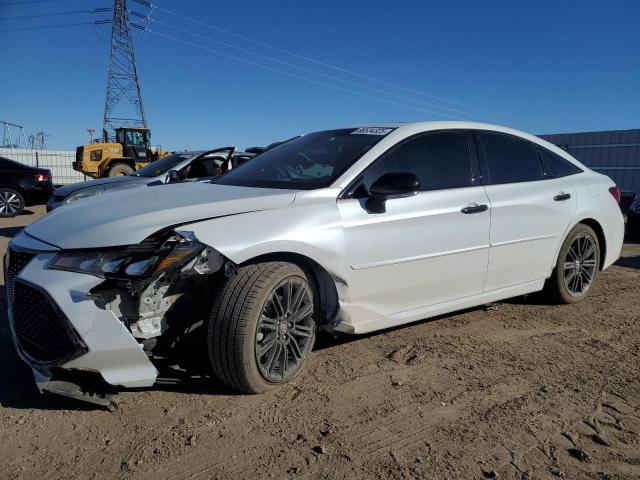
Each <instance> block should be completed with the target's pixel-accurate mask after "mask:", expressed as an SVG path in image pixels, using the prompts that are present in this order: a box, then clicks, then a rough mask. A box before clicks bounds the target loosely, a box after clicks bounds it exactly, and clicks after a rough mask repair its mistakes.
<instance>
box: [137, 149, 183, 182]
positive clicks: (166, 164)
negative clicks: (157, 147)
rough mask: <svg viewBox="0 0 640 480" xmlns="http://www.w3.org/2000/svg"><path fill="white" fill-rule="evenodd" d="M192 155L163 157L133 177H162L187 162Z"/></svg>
mask: <svg viewBox="0 0 640 480" xmlns="http://www.w3.org/2000/svg"><path fill="white" fill-rule="evenodd" d="M191 156H192V155H191V154H189V153H182V154H177V155H169V156H167V157H163V158H161V159H159V160H156V161H155V162H151V163H149V164H148V165H145V166H144V167H142V168H141V169H140V170H138V171H136V172H135V173H133V174H132V175H134V176H136V177H146V178H153V177H157V176H158V175H162V174H163V173H168V172H169V170H172V169H173V168H175V166H176V165H178V164H179V163H181V162H183V161H185V160H186V159H187V158H189V157H191Z"/></svg>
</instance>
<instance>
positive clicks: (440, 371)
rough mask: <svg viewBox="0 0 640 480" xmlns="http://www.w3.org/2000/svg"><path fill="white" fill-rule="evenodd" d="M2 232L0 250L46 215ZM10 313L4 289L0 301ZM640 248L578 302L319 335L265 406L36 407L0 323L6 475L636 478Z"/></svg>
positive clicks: (170, 400)
mask: <svg viewBox="0 0 640 480" xmlns="http://www.w3.org/2000/svg"><path fill="white" fill-rule="evenodd" d="M32 211H33V213H32V214H27V215H22V216H20V217H19V218H17V219H13V220H1V221H0V253H1V254H4V250H5V248H6V244H7V243H8V240H9V238H10V237H11V236H13V235H15V233H16V232H17V231H18V230H19V229H20V227H21V226H23V225H26V224H28V223H30V222H32V221H33V220H34V219H36V218H37V217H38V216H39V215H41V214H42V213H43V210H42V208H40V207H36V208H34V209H32ZM0 289H1V290H0V296H1V297H2V298H0V301H2V302H4V287H0ZM639 298H640V245H638V244H628V245H626V246H625V248H624V251H623V257H622V258H621V259H620V260H619V261H618V262H617V264H616V265H615V266H614V267H612V268H610V269H608V270H607V271H605V272H604V273H603V274H602V275H601V276H600V278H599V282H598V284H597V285H596V286H595V288H594V290H593V291H592V292H591V295H590V296H589V298H588V299H587V300H585V301H584V302H582V303H579V304H577V305H574V306H549V305H545V304H544V303H542V302H541V301H540V300H539V299H538V298H536V297H535V296H531V297H524V298H517V299H514V300H510V301H506V302H501V303H497V304H492V305H490V306H486V307H483V308H477V309H473V310H468V311H465V312H463V313H459V314H455V315H448V316H444V317H440V318H437V319H433V320H429V321H423V322H420V323H417V324H413V325H411V326H408V327H405V328H399V329H394V330H390V331H385V332H382V333H378V334H375V335H369V336H364V337H346V338H345V337H343V338H338V339H332V338H323V339H321V340H320V341H319V342H318V345H317V346H316V349H315V352H314V354H313V356H312V358H311V359H310V365H309V366H308V368H307V371H306V373H305V374H303V375H301V376H300V377H299V378H298V379H297V380H296V381H295V382H294V383H293V384H291V385H288V386H285V387H283V388H280V389H279V390H276V391H273V392H270V393H268V394H264V395H258V396H245V395H236V394H234V393H233V392H231V391H229V390H227V389H225V388H223V387H221V386H218V385H211V386H209V387H203V386H198V385H192V386H182V387H171V388H167V387H158V388H153V389H149V390H144V391H133V392H125V393H122V394H120V399H121V405H120V408H119V410H118V411H116V412H114V413H111V412H108V411H105V410H102V409H100V408H94V407H92V406H85V405H83V404H79V403H76V402H74V401H71V400H68V399H64V398H60V397H55V396H47V395H40V394H38V393H37V392H36V391H35V389H34V387H33V385H32V378H31V375H30V372H29V371H28V370H27V368H26V367H25V366H24V365H23V364H21V362H20V361H19V360H18V358H17V357H16V355H15V353H14V351H13V346H12V344H11V340H10V338H9V336H8V329H7V319H6V314H5V311H4V308H3V310H2V315H1V316H0V324H1V325H0V327H1V328H0V362H1V364H2V369H1V371H0V403H1V404H2V406H1V407H0V477H1V478H38V479H47V478H59V477H65V478H176V479H177V478H180V479H183V478H290V477H292V478H293V477H299V478H314V479H315V478H327V479H333V478H433V479H445V478H461V479H472V478H500V479H504V478H507V479H534V478H535V479H555V478H566V479H581V478H594V479H614V478H620V479H631V478H640V378H639V368H640V303H639Z"/></svg>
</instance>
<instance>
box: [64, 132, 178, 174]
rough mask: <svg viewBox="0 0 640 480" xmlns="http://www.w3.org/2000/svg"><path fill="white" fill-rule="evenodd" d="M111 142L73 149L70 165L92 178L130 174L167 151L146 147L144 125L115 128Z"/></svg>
mask: <svg viewBox="0 0 640 480" xmlns="http://www.w3.org/2000/svg"><path fill="white" fill-rule="evenodd" d="M115 132H116V138H115V141H113V142H109V141H107V142H101V143H89V144H87V145H82V146H80V147H78V148H77V149H76V160H75V162H73V169H74V170H76V171H78V172H81V173H84V174H85V175H87V176H89V177H92V178H105V177H119V176H123V175H130V174H132V173H133V172H134V171H136V170H138V169H139V168H142V167H144V166H145V165H146V164H147V163H149V162H152V161H154V160H157V159H158V158H162V157H164V156H166V155H169V154H170V153H171V152H167V151H164V150H161V149H159V148H158V149H152V148H151V147H150V139H151V131H150V130H149V129H148V128H132V127H121V128H116V130H115Z"/></svg>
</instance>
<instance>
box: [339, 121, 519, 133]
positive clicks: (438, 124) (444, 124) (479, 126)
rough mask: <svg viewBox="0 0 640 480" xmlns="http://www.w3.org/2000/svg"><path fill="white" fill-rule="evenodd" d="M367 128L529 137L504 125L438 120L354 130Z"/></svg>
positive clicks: (354, 126)
mask: <svg viewBox="0 0 640 480" xmlns="http://www.w3.org/2000/svg"><path fill="white" fill-rule="evenodd" d="M367 127H382V128H394V129H416V128H423V129H424V130H442V129H464V128H467V129H471V130H493V131H498V132H505V133H515V134H518V135H529V134H527V133H526V132H522V131H519V130H516V129H513V128H510V127H504V126H502V125H494V124H491V123H483V122H469V121H462V120H438V121H424V122H382V123H367V124H360V125H353V126H352V128H367Z"/></svg>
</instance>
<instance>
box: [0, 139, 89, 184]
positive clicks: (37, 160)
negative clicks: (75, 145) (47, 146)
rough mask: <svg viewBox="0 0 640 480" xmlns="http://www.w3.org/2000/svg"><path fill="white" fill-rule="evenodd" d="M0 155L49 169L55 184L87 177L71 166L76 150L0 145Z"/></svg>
mask: <svg viewBox="0 0 640 480" xmlns="http://www.w3.org/2000/svg"><path fill="white" fill-rule="evenodd" d="M0 156H2V157H5V158H8V159H10V160H15V161H16V162H20V163H23V164H25V165H29V166H31V167H38V168H46V169H48V170H51V174H52V175H53V183H54V184H55V185H66V184H68V183H75V182H82V181H83V180H88V179H89V178H88V177H86V176H85V175H83V174H82V173H80V172H76V171H75V170H74V169H73V167H72V166H71V162H73V161H74V160H75V158H76V152H74V151H69V150H66V151H59V150H58V151H56V150H30V149H26V148H3V147H0Z"/></svg>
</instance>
